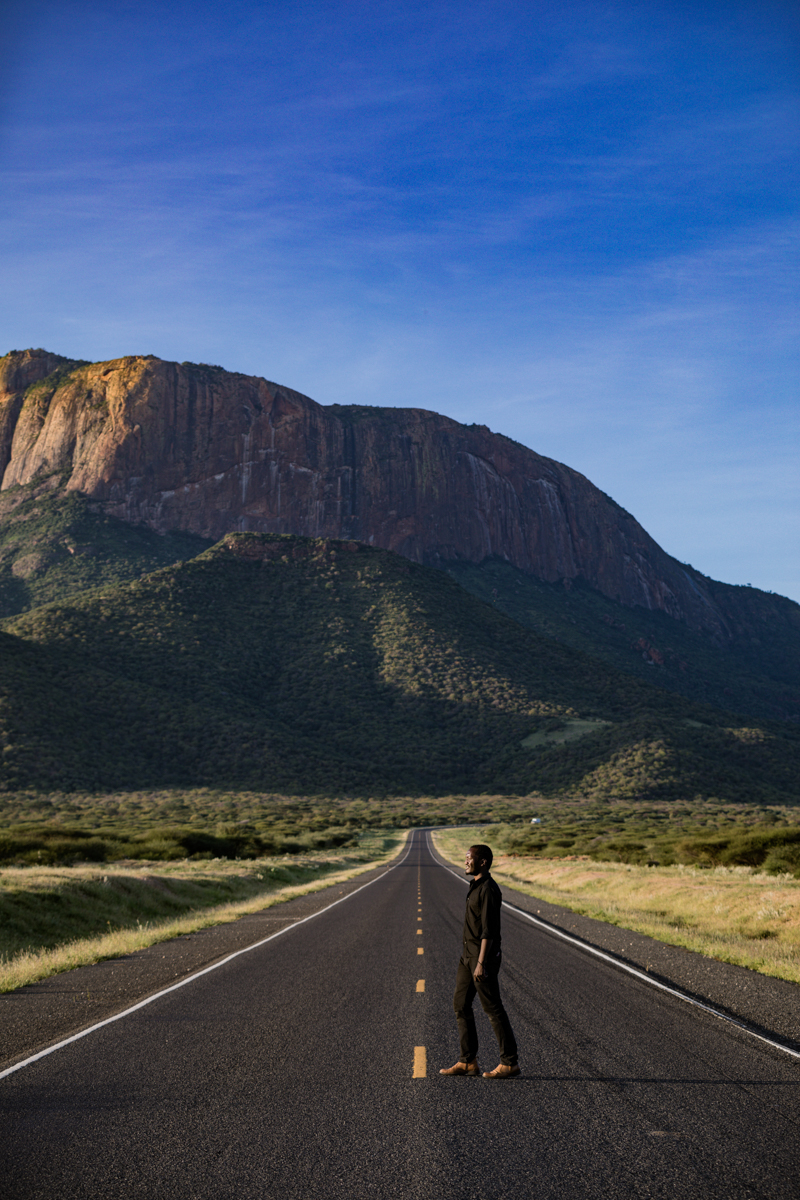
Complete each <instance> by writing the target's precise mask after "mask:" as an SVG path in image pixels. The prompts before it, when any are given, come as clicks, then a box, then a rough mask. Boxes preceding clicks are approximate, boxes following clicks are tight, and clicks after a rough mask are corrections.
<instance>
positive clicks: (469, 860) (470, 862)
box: [464, 846, 483, 875]
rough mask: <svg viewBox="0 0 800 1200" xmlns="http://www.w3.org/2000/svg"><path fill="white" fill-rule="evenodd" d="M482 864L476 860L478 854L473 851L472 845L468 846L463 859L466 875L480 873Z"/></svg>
mask: <svg viewBox="0 0 800 1200" xmlns="http://www.w3.org/2000/svg"><path fill="white" fill-rule="evenodd" d="M482 866H483V862H482V861H480V862H479V861H478V856H477V854H476V853H475V849H474V847H472V846H470V848H469V850H468V851H467V854H466V857H465V859H464V870H465V871H466V873H467V875H480V873H481V867H482Z"/></svg>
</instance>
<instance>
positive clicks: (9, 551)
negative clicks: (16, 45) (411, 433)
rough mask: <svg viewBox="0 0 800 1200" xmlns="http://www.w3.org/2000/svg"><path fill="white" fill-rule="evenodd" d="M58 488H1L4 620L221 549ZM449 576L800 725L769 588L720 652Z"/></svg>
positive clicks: (540, 628)
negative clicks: (745, 631) (764, 601)
mask: <svg viewBox="0 0 800 1200" xmlns="http://www.w3.org/2000/svg"><path fill="white" fill-rule="evenodd" d="M54 484H56V485H57V484H58V477H52V478H50V479H48V480H45V481H42V482H40V483H38V484H28V485H26V486H24V487H15V488H10V489H8V490H7V491H5V492H0V618H3V617H9V616H14V615H16V614H19V613H22V612H26V611H28V610H29V609H32V608H36V607H38V606H39V605H41V604H47V603H50V602H52V601H55V600H60V601H63V600H67V599H69V598H70V597H73V596H77V595H79V594H80V593H82V592H85V591H87V590H90V589H92V588H95V587H101V586H104V585H107V584H112V583H121V582H127V581H131V580H135V579H138V578H140V577H141V576H142V575H143V574H146V573H148V572H150V571H153V570H156V569H158V568H159V567H162V566H167V565H171V564H174V563H176V562H178V561H184V560H186V559H189V558H192V557H194V556H195V555H197V554H199V553H201V552H202V550H204V549H207V548H208V546H209V545H210V544H211V543H210V542H208V541H206V540H204V539H203V538H199V537H196V536H195V535H193V534H182V533H168V534H157V533H155V531H154V530H152V529H149V528H148V527H147V526H144V525H131V524H129V523H128V522H126V521H121V520H120V519H119V518H116V517H110V516H108V515H107V514H105V513H104V512H103V511H102V507H101V506H100V505H99V504H97V503H96V502H93V501H90V500H87V499H86V498H85V497H82V496H78V495H77V494H76V493H75V492H67V493H65V492H63V491H62V490H61V489H60V488H59V487H58V486H54ZM447 570H448V573H449V574H450V575H451V576H452V577H453V578H454V579H456V580H457V581H458V582H459V583H460V584H461V585H462V586H463V587H465V588H466V589H467V590H468V591H471V592H473V594H474V595H476V596H479V597H480V598H481V599H483V600H485V601H486V602H487V603H489V604H491V605H493V606H495V607H496V608H497V609H498V610H500V611H501V612H505V613H506V614H507V615H508V616H510V617H513V619H514V620H516V621H518V622H519V623H520V624H522V625H524V626H525V627H526V628H529V629H532V630H533V631H534V632H536V633H539V634H541V635H542V636H545V637H550V638H555V639H556V640H557V641H559V642H562V643H563V644H565V645H568V646H572V647H573V648H574V649H577V650H581V651H583V652H584V653H586V654H590V655H594V656H597V657H600V658H602V659H604V660H605V661H606V662H608V663H610V664H611V665H613V666H614V667H616V668H617V669H618V670H621V671H625V672H626V673H628V674H633V675H636V676H637V677H638V678H640V679H645V680H646V681H647V682H648V683H653V684H655V685H656V686H658V687H663V688H666V689H667V690H669V691H675V692H679V693H680V694H681V695H684V696H687V697H688V698H689V699H691V700H699V701H702V702H703V703H707V704H712V705H714V706H715V707H717V708H722V709H725V710H733V711H734V712H739V713H746V714H749V715H751V716H755V717H757V718H759V719H764V718H766V719H771V720H798V714H800V681H799V679H798V676H800V669H799V668H798V653H797V649H796V644H797V634H796V630H795V620H794V618H795V616H796V610H798V606H797V605H795V604H793V602H792V601H790V600H784V598H783V597H778V596H775V597H770V599H771V600H773V601H774V604H773V606H772V612H771V613H770V612H768V611H765V610H764V609H763V608H762V609H761V610H759V601H760V597H761V596H762V595H763V593H760V592H758V591H757V589H755V588H752V589H741V590H742V591H747V593H748V595H747V599H748V600H750V601H751V603H752V605H753V608H754V612H753V614H752V621H753V626H754V627H758V628H760V629H761V632H762V636H761V637H760V638H751V637H749V636H745V635H741V636H736V637H735V638H734V639H732V640H731V641H730V642H728V643H726V644H723V645H718V644H717V643H716V642H713V641H711V640H710V639H708V638H706V637H703V636H702V635H701V634H698V633H695V632H694V631H692V630H690V629H688V628H687V627H686V626H685V625H684V624H683V623H681V622H677V621H674V620H673V619H672V618H670V617H668V616H667V615H666V614H665V613H661V612H657V611H653V610H648V609H642V608H639V607H636V608H626V607H625V606H624V605H621V604H619V603H618V602H616V601H614V600H609V599H608V598H607V597H605V596H603V595H602V594H601V593H600V592H598V591H597V590H596V589H594V588H590V587H589V586H588V585H587V584H585V583H584V582H583V581H582V580H575V581H568V583H567V585H565V584H564V583H563V581H562V582H560V583H557V584H548V583H546V582H544V581H543V580H540V579H536V578H535V577H534V576H532V575H530V574H528V573H527V572H524V571H520V570H518V569H517V568H515V567H512V566H511V565H510V564H509V563H504V562H500V561H499V560H497V559H491V560H487V561H486V562H484V563H482V564H480V565H476V564H473V563H466V562H453V563H450V564H447ZM708 582H709V586H713V584H712V581H710V580H709V581H708Z"/></svg>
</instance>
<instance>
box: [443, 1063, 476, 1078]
mask: <svg viewBox="0 0 800 1200" xmlns="http://www.w3.org/2000/svg"><path fill="white" fill-rule="evenodd" d="M439 1074H440V1075H477V1074H478V1060H477V1059H476V1060H475V1062H471V1063H465V1062H457V1063H456V1064H455V1065H454V1066H452V1067H442V1068H441V1070H440V1071H439Z"/></svg>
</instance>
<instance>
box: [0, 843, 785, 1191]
mask: <svg viewBox="0 0 800 1200" xmlns="http://www.w3.org/2000/svg"><path fill="white" fill-rule="evenodd" d="M465 892H466V887H465V882H463V881H461V880H459V879H457V878H455V877H454V876H453V875H452V874H451V873H449V872H448V871H447V870H445V869H444V868H443V867H441V866H440V865H439V864H438V863H437V862H436V860H435V859H434V857H433V856H432V854H431V852H430V850H429V849H428V847H427V844H426V838H425V835H424V834H422V833H416V834H415V835H414V836H413V838H412V840H411V843H410V848H409V852H408V854H407V856H406V857H405V858H404V859H403V860H402V861H401V862H400V863H399V865H397V866H395V867H394V868H393V869H391V870H389V871H387V872H386V873H385V874H384V875H383V876H381V877H380V878H379V879H378V880H377V881H376V882H373V883H371V884H369V885H368V886H366V887H365V888H363V890H361V891H358V892H357V893H354V894H353V895H352V896H351V897H349V898H347V899H346V900H344V901H342V902H341V903H340V904H338V905H337V906H336V907H334V908H331V909H330V910H329V911H326V912H323V913H321V914H320V915H319V916H317V917H315V918H314V919H312V920H309V921H307V922H306V923H304V924H302V925H296V926H295V927H293V928H291V929H290V930H289V931H288V932H286V933H285V934H283V935H282V936H280V937H277V938H276V939H275V940H274V941H271V942H268V943H267V944H266V945H264V946H262V947H261V948H259V949H258V950H255V951H252V952H249V953H246V954H242V955H240V956H239V957H238V958H235V959H234V960H233V961H231V962H229V963H227V964H225V965H224V966H222V967H221V968H220V969H218V970H214V971H211V972H209V973H208V974H206V975H203V976H202V977H201V978H199V979H197V980H196V981H194V982H192V983H189V984H188V985H187V986H185V987H182V988H180V989H179V990H177V991H174V992H172V993H170V994H168V995H165V996H163V997H161V998H160V999H158V1000H156V1001H154V1002H153V1003H152V1004H149V1005H147V1006H146V1007H145V1008H142V1009H140V1010H139V1011H137V1012H135V1013H133V1014H131V1015H130V1016H128V1017H125V1018H124V1019H122V1020H120V1021H117V1022H115V1023H113V1024H111V1025H109V1026H106V1027H105V1028H103V1029H99V1030H97V1031H96V1032H94V1033H92V1034H90V1035H89V1036H87V1037H85V1038H83V1039H81V1040H80V1041H77V1042H75V1043H73V1044H71V1045H69V1046H67V1047H65V1048H63V1049H61V1050H58V1051H56V1052H55V1053H53V1054H51V1055H49V1056H48V1057H46V1058H43V1059H41V1060H40V1061H38V1062H36V1063H33V1064H31V1065H30V1066H27V1067H24V1068H23V1069H21V1070H19V1071H17V1072H16V1073H15V1074H13V1075H10V1076H8V1077H7V1078H6V1079H4V1080H2V1081H0V1114H1V1115H0V1121H2V1134H0V1195H2V1197H3V1198H4V1200H12V1198H16V1197H24V1198H25V1200H28V1198H32V1197H47V1198H48V1200H72V1198H73V1197H92V1200H105V1198H107V1197H109V1198H110V1197H125V1198H126V1200H127V1198H134V1197H148V1198H150V1197H152V1198H153V1200H167V1198H170V1197H178V1198H181V1200H183V1198H188V1197H203V1198H206V1197H208V1198H216V1197H236V1198H237V1200H244V1198H247V1197H270V1198H272V1197H275V1198H276V1200H277V1198H281V1200H283V1198H287V1200H288V1198H289V1197H298V1198H302V1200H310V1198H312V1197H313V1198H321V1200H328V1198H330V1200H334V1198H336V1200H338V1198H339V1197H342V1198H344V1197H347V1198H348V1200H360V1198H361V1197H400V1198H402V1197H409V1198H416V1197H422V1198H428V1197H431V1198H434V1197H435V1198H437V1200H438V1198H442V1200H445V1198H455V1197H457V1198H458V1200H463V1198H466V1197H470V1198H472V1197H476V1198H480V1200H500V1198H501V1197H502V1198H505V1197H514V1198H515V1200H519V1198H520V1197H536V1198H537V1200H539V1198H544V1197H554V1198H555V1197H557V1198H559V1200H562V1198H571V1197H576V1198H578V1197H580V1198H583V1197H604V1198H606V1197H640V1196H663V1197H669V1198H670V1200H673V1198H676V1197H692V1198H695V1197H724V1198H725V1200H733V1198H735V1197H756V1196H757V1197H769V1198H774V1197H793V1198H794V1200H796V1198H797V1197H798V1196H799V1195H800V1167H799V1166H798V1164H800V1130H799V1129H798V1121H799V1119H800V1063H798V1062H797V1061H796V1060H792V1059H790V1058H788V1057H786V1056H784V1055H782V1054H781V1053H780V1052H779V1051H774V1050H771V1049H770V1048H769V1047H766V1046H764V1045H763V1044H761V1043H759V1042H758V1041H756V1040H755V1039H752V1038H750V1037H749V1036H748V1035H747V1034H745V1033H743V1032H741V1031H739V1030H737V1029H735V1028H733V1027H731V1026H729V1025H726V1024H724V1023H723V1022H721V1021H719V1020H716V1019H715V1018H714V1017H711V1016H708V1015H706V1014H704V1013H702V1012H699V1011H697V1010H696V1009H693V1008H691V1007H690V1006H689V1005H686V1004H683V1003H681V1002H680V1001H679V1000H676V999H673V998H672V997H669V996H664V995H662V994H660V993H659V992H657V991H656V990H654V989H652V988H650V987H649V986H648V985H647V984H644V983H640V982H639V981H637V980H635V979H631V978H630V977H629V976H627V975H626V974H624V973H623V972H622V971H620V970H617V969H615V968H614V967H612V966H610V965H607V964H605V963H603V962H598V961H597V960H596V959H594V958H592V957H591V956H590V955H588V954H586V953H585V952H582V951H580V950H578V949H576V948H574V947H572V946H569V945H567V944H565V943H563V942H561V941H559V940H558V939H557V938H555V937H552V936H550V935H548V934H547V933H544V932H542V931H540V930H538V929H537V928H536V927H534V926H533V925H531V924H530V922H528V921H526V920H525V919H524V918H523V917H519V916H516V915H515V914H514V913H511V912H509V911H508V910H505V911H504V916H503V947H504V955H503V957H504V963H503V974H502V976H501V978H502V981H503V985H504V995H505V999H506V1005H507V1008H508V1011H509V1014H510V1016H511V1020H512V1023H513V1025H514V1028H515V1031H516V1033H517V1039H518V1041H519V1043H520V1061H521V1065H522V1070H523V1075H522V1077H520V1078H519V1079H514V1080H508V1081H504V1082H497V1083H495V1082H489V1081H486V1080H483V1079H443V1078H440V1076H439V1074H438V1069H439V1067H440V1066H449V1065H450V1064H451V1063H452V1062H454V1061H455V1059H456V1058H457V1056H458V1043H457V1039H456V1037H455V1022H454V1019H453V1015H452V1009H451V999H452V990H453V983H454V978H455V969H456V965H457V960H458V955H459V946H460V938H461V923H462V919H463V910H464V896H465ZM418 898H419V899H418ZM420 930H421V931H422V932H421V933H420V932H419V931H420ZM419 950H424V953H423V954H420V953H419ZM421 980H424V990H418V986H419V981H421ZM478 1023H479V1031H480V1033H481V1038H482V1042H481V1066H482V1069H486V1068H489V1067H493V1066H495V1065H496V1062H497V1055H496V1047H495V1044H494V1041H493V1037H492V1033H491V1029H490V1027H489V1025H488V1022H487V1021H486V1020H485V1018H484V1017H483V1014H481V1013H480V1012H479V1016H478ZM423 1046H424V1047H425V1058H426V1060H427V1074H426V1076H425V1077H424V1078H412V1073H413V1068H414V1062H415V1047H423ZM416 1057H417V1060H418V1059H419V1055H417V1056H416Z"/></svg>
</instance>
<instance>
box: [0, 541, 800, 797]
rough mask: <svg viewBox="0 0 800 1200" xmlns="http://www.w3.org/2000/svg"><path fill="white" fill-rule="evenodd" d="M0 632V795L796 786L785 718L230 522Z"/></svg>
mask: <svg viewBox="0 0 800 1200" xmlns="http://www.w3.org/2000/svg"><path fill="white" fill-rule="evenodd" d="M4 629H5V632H4V633H2V634H0V738H2V746H3V768H2V776H1V777H0V783H1V785H2V787H3V788H4V789H5V790H7V791H12V790H13V791H16V790H19V789H22V788H27V787H30V788H37V789H43V790H49V791H53V790H56V789H60V790H70V789H73V790H85V791H92V790H101V789H125V788H151V787H166V788H169V787H178V786H180V787H185V786H221V787H241V788H253V789H274V790H279V791H282V792H284V793H289V794H291V793H327V794H329V795H335V794H343V793H349V794H351V795H364V796H369V795H376V796H378V795H386V794H391V793H394V794H398V793H403V794H409V795H413V794H422V793H427V794H434V795H435V794H443V793H452V792H456V791H468V792H472V793H474V792H479V791H484V790H486V791H493V792H505V793H507V794H520V793H538V794H541V795H542V796H545V797H555V796H560V795H575V796H578V795H580V796H589V797H592V798H595V799H604V798H608V797H611V796H616V797H628V798H636V797H638V798H652V799H673V798H678V797H681V798H694V797H714V798H718V799H719V800H724V801H743V800H748V801H751V802H753V803H791V802H794V801H796V800H797V799H798V796H799V789H798V783H797V780H798V777H799V773H798V767H800V730H795V729H794V728H793V727H791V726H785V725H784V726H781V725H777V724H776V725H769V724H767V723H759V724H758V725H757V726H752V727H747V728H745V727H742V723H741V722H737V721H736V720H735V719H733V718H731V717H730V716H729V715H726V714H724V713H721V712H719V711H715V710H712V709H710V708H706V707H702V706H698V705H692V704H691V703H689V702H687V701H686V700H685V699H683V698H682V697H680V696H677V695H670V694H668V693H666V692H664V691H662V690H659V689H658V688H655V687H653V686H652V685H650V684H649V683H648V682H647V681H646V680H637V679H635V678H632V677H630V676H627V675H624V674H623V673H621V672H618V671H615V670H613V669H611V668H610V667H609V666H607V665H606V664H604V663H601V662H600V661H598V660H597V659H592V658H590V657H588V656H586V655H584V654H582V653H580V652H578V651H576V650H573V649H571V648H570V647H567V646H563V645H560V644H559V643H558V642H556V641H555V640H553V638H552V637H542V636H539V635H536V634H534V633H532V632H530V631H527V630H525V629H523V628H522V627H521V626H520V625H519V624H517V623H516V622H514V621H512V620H510V619H509V618H508V617H506V616H505V615H503V614H502V613H500V612H498V611H496V609H494V608H492V607H491V606H489V605H486V604H485V603H483V602H482V601H480V600H478V599H476V598H475V597H474V596H471V595H470V594H468V593H467V592H466V591H465V590H464V589H463V588H461V587H460V586H459V585H458V584H456V583H455V582H454V581H453V580H452V579H450V578H448V577H447V575H445V574H443V573H442V572H438V571H434V570H431V569H427V568H424V567H420V566H417V565H415V564H413V563H410V562H408V561H407V560H405V559H403V558H400V557H398V556H396V555H393V554H391V553H389V552H387V551H381V550H376V549H372V548H370V547H367V546H363V545H357V544H355V543H342V542H328V541H316V540H311V539H303V538H296V537H289V536H286V537H278V536H262V535H251V534H240V535H231V536H229V537H227V538H225V539H224V540H223V542H220V543H218V544H217V545H216V546H214V547H212V548H210V549H209V550H206V551H205V552H203V553H202V554H200V555H199V556H198V557H196V558H194V559H192V560H191V561H189V562H186V563H184V564H182V565H177V566H173V567H169V568H165V569H162V570H158V571H155V572H153V573H152V574H149V575H147V576H146V577H144V578H143V579H141V580H140V581H138V582H133V583H128V584H121V585H116V586H113V587H109V588H106V589H104V590H102V591H94V592H90V593H86V594H84V595H79V596H76V597H75V598H73V599H72V600H69V601H67V602H59V603H53V604H49V605H46V606H43V607H39V608H37V609H34V610H33V611H31V612H29V613H27V614H25V615H22V616H17V617H12V618H10V619H7V620H6V621H5V622H4ZM577 722H582V724H581V725H577V724H576V723H577ZM578 733H579V734H580V736H578V735H577V734H578ZM537 734H538V735H540V736H539V737H536V736H533V735H537ZM531 738H532V741H531ZM523 741H527V742H528V744H527V745H524V746H523V745H522V743H523Z"/></svg>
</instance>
